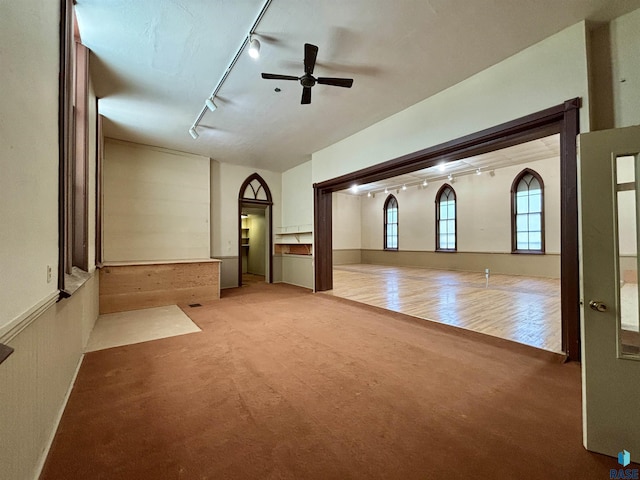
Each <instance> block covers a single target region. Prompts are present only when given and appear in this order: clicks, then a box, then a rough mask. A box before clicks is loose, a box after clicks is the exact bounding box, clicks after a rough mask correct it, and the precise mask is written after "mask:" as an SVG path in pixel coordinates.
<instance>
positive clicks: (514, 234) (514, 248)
mask: <svg viewBox="0 0 640 480" xmlns="http://www.w3.org/2000/svg"><path fill="white" fill-rule="evenodd" d="M527 174H529V175H531V176H532V177H534V178H535V179H536V180H537V181H538V183H539V184H540V191H541V198H540V206H541V208H540V222H541V224H540V230H541V236H542V238H541V248H540V249H539V250H532V249H519V248H518V227H517V220H516V216H517V214H518V212H517V202H516V193H517V191H518V185H520V182H521V181H522V180H523V179H524V177H525V176H526V175H527ZM544 210H545V209H544V182H543V181H542V177H541V176H540V175H539V174H538V172H536V171H535V170H532V169H530V168H525V169H524V170H522V171H521V172H520V173H519V174H518V175H516V178H515V179H514V180H513V183H512V184H511V253H530V254H544V253H545V220H544Z"/></svg>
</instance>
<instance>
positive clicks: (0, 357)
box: [0, 343, 14, 363]
mask: <svg viewBox="0 0 640 480" xmlns="http://www.w3.org/2000/svg"><path fill="white" fill-rule="evenodd" d="M13 352H14V350H13V348H12V347H10V346H9V345H5V344H4V343H0V363H2V362H4V361H5V360H6V359H7V358H9V355H11V354H12V353H13Z"/></svg>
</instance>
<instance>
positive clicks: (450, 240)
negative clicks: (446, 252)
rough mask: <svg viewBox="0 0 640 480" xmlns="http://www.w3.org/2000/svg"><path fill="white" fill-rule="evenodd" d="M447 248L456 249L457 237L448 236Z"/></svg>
mask: <svg viewBox="0 0 640 480" xmlns="http://www.w3.org/2000/svg"><path fill="white" fill-rule="evenodd" d="M447 241H448V242H447V248H456V236H455V235H453V234H450V235H448V236H447Z"/></svg>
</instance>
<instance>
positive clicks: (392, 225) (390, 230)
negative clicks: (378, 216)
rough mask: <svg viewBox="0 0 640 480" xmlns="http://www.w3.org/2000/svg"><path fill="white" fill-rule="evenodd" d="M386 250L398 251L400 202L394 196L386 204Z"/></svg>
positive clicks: (390, 196)
mask: <svg viewBox="0 0 640 480" xmlns="http://www.w3.org/2000/svg"><path fill="white" fill-rule="evenodd" d="M384 249H385V250H398V200H396V197H394V196H393V195H389V196H388V197H387V200H386V201H385V202H384Z"/></svg>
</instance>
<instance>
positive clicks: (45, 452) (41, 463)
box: [33, 353, 84, 480]
mask: <svg viewBox="0 0 640 480" xmlns="http://www.w3.org/2000/svg"><path fill="white" fill-rule="evenodd" d="M83 360H84V353H83V354H82V355H81V356H80V360H79V361H78V366H77V367H76V371H75V372H74V373H73V377H72V378H71V383H70V384H69V388H68V389H67V393H66V394H65V396H64V400H63V401H62V406H61V407H60V411H58V415H56V420H55V422H54V425H53V427H54V428H53V430H52V431H51V435H50V436H49V440H48V441H47V443H46V445H45V448H44V450H43V451H42V455H41V456H40V460H38V464H37V465H36V472H35V473H36V475H35V476H34V477H33V480H38V479H39V478H40V476H41V475H42V471H43V470H44V466H45V464H46V462H47V457H48V456H49V451H50V450H51V446H52V445H53V440H54V439H55V438H56V433H58V427H59V426H60V421H61V420H62V415H64V411H65V409H66V408H67V403H68V402H69V397H71V392H72V391H73V387H74V386H75V384H76V378H78V373H79V372H80V367H81V366H82V361H83Z"/></svg>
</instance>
